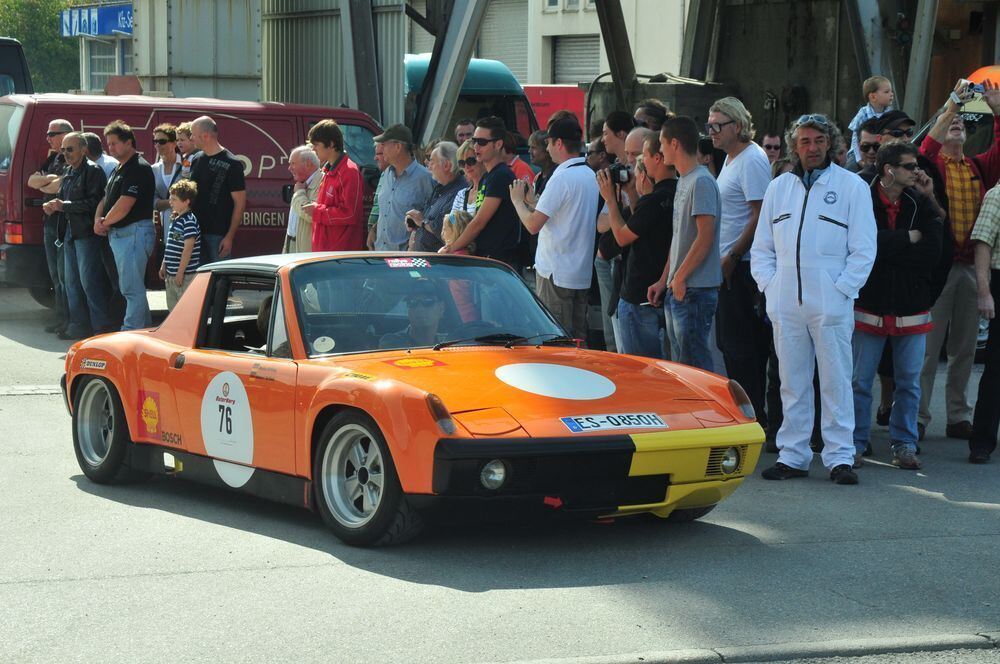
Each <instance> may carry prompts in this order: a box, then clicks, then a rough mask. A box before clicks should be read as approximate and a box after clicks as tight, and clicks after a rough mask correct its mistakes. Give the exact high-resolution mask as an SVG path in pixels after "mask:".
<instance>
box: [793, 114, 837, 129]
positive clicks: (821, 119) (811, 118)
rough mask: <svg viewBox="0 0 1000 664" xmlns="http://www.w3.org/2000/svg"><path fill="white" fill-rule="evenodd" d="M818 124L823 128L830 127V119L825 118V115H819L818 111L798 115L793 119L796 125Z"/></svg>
mask: <svg viewBox="0 0 1000 664" xmlns="http://www.w3.org/2000/svg"><path fill="white" fill-rule="evenodd" d="M807 122H808V123H811V124H818V125H819V126H821V127H823V128H824V129H829V128H830V121H829V120H827V119H826V116H825V115H820V114H819V113H810V114H808V115H802V116H799V119H798V120H796V121H795V124H796V125H804V124H806V123H807Z"/></svg>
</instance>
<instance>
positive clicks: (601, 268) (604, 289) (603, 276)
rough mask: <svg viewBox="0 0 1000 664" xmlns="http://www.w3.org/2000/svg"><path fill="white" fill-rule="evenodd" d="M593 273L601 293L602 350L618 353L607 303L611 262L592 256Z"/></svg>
mask: <svg viewBox="0 0 1000 664" xmlns="http://www.w3.org/2000/svg"><path fill="white" fill-rule="evenodd" d="M594 271H595V273H596V274H597V289H598V290H599V291H600V293H601V327H603V328H604V350H606V351H608V352H609V353H616V352H618V343H617V339H616V338H615V327H614V324H613V319H612V318H611V316H609V315H608V302H609V300H610V299H611V291H612V289H613V280H612V278H611V261H609V260H605V259H603V258H601V257H600V256H594Z"/></svg>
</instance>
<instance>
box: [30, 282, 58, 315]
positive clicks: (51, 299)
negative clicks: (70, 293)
mask: <svg viewBox="0 0 1000 664" xmlns="http://www.w3.org/2000/svg"><path fill="white" fill-rule="evenodd" d="M28 295H30V296H31V299H32V300H34V301H35V302H37V303H38V304H40V305H42V306H43V307H45V308H46V309H55V308H56V294H55V291H53V290H52V286H32V287H31V288H29V289H28Z"/></svg>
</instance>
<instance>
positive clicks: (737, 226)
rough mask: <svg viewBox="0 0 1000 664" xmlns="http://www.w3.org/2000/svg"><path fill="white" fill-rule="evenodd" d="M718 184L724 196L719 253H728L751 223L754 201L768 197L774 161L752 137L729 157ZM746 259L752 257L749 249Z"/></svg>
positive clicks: (744, 258) (720, 173) (722, 254)
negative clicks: (748, 142)
mask: <svg viewBox="0 0 1000 664" xmlns="http://www.w3.org/2000/svg"><path fill="white" fill-rule="evenodd" d="M716 184H718V185H719V195H720V196H721V197H722V225H721V228H720V230H719V255H720V256H725V255H727V254H728V253H729V251H730V250H731V249H732V248H733V245H734V244H736V241H737V240H739V239H740V235H742V234H743V229H744V228H746V226H747V224H748V223H750V213H751V210H750V201H762V200H764V192H765V191H767V185H769V184H771V164H770V163H769V162H768V161H767V153H766V152H764V148H762V147H760V146H759V145H757V144H756V143H754V142H753V141H751V142H750V144H749V145H748V146H747V147H746V148H744V149H743V152H741V153H739V154H738V155H736V159H730V158H729V157H726V163H725V164H723V166H722V170H721V171H720V172H719V177H718V179H717V180H716ZM743 260H745V261H748V260H750V251H749V250H748V251H747V253H746V255H745V256H743Z"/></svg>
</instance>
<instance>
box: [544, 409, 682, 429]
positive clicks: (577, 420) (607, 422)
mask: <svg viewBox="0 0 1000 664" xmlns="http://www.w3.org/2000/svg"><path fill="white" fill-rule="evenodd" d="M559 419H560V420H561V421H562V423H563V424H565V425H566V428H567V429H569V430H570V431H572V432H573V433H583V432H585V431H608V430H614V429H666V428H667V424H666V423H665V422H664V421H663V420H662V419H661V418H660V416H659V415H657V414H656V413H619V414H616V415H577V416H576V417H561V418H559Z"/></svg>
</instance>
